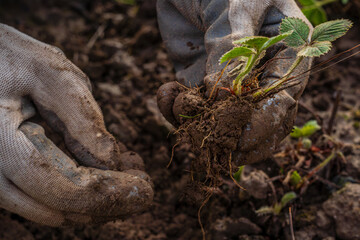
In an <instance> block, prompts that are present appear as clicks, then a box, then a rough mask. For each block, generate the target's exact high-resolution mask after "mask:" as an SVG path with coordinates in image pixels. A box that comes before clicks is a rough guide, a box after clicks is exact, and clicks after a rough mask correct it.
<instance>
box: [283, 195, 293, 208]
mask: <svg viewBox="0 0 360 240" xmlns="http://www.w3.org/2000/svg"><path fill="white" fill-rule="evenodd" d="M295 198H296V193H295V192H288V193H285V195H284V196H283V197H282V198H281V206H282V207H285V206H286V204H288V203H289V202H290V201H291V200H293V199H295Z"/></svg>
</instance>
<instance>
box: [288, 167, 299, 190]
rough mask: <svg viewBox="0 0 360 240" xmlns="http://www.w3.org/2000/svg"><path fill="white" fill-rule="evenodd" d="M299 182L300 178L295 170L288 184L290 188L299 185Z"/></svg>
mask: <svg viewBox="0 0 360 240" xmlns="http://www.w3.org/2000/svg"><path fill="white" fill-rule="evenodd" d="M300 181H301V176H300V174H299V173H298V172H297V171H296V170H295V171H293V172H292V173H291V176H290V184H291V185H292V186H296V185H298V184H299V182H300Z"/></svg>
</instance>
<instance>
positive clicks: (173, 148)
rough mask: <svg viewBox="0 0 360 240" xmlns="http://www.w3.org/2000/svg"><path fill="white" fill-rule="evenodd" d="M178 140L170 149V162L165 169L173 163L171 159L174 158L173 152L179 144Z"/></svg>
mask: <svg viewBox="0 0 360 240" xmlns="http://www.w3.org/2000/svg"><path fill="white" fill-rule="evenodd" d="M180 142H181V141H180V140H178V141H177V143H175V144H174V146H173V147H172V150H171V158H170V161H169V163H168V165H167V166H166V168H169V167H170V165H171V163H172V161H173V158H174V151H175V148H176V147H177V146H178V145H179V144H180Z"/></svg>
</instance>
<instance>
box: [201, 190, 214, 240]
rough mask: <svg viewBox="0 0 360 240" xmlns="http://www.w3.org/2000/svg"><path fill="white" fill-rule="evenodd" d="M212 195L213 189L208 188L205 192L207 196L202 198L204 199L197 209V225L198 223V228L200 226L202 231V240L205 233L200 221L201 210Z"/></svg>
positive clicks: (204, 237)
mask: <svg viewBox="0 0 360 240" xmlns="http://www.w3.org/2000/svg"><path fill="white" fill-rule="evenodd" d="M212 195H213V191H212V190H210V188H209V191H208V192H207V196H206V198H205V199H204V201H203V202H202V204H201V206H200V208H199V210H198V222H199V225H200V228H201V233H202V236H203V240H206V233H205V229H204V226H203V224H202V222H201V210H202V209H203V207H204V206H205V205H206V203H208V202H209V200H210V198H211V196H212Z"/></svg>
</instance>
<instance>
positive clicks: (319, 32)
mask: <svg viewBox="0 0 360 240" xmlns="http://www.w3.org/2000/svg"><path fill="white" fill-rule="evenodd" d="M351 27H352V22H351V21H350V20H347V19H339V20H334V21H329V22H325V23H322V24H320V25H318V26H316V27H315V29H314V32H313V34H312V36H311V41H312V42H313V41H318V42H319V41H330V42H332V41H335V40H336V39H338V38H339V37H341V36H343V35H345V33H346V32H347V31H348V30H349V29H350V28H351Z"/></svg>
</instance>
